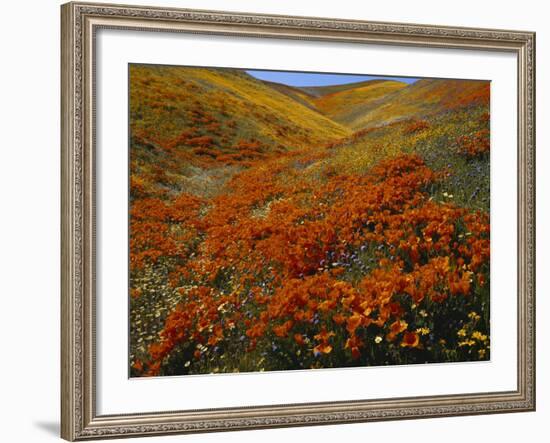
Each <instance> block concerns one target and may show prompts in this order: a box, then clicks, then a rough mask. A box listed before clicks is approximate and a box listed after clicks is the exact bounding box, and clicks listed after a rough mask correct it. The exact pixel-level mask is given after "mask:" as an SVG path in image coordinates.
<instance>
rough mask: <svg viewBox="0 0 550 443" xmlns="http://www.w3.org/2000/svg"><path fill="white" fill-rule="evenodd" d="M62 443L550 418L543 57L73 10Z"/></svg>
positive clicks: (334, 28)
mask: <svg viewBox="0 0 550 443" xmlns="http://www.w3.org/2000/svg"><path fill="white" fill-rule="evenodd" d="M61 14H62V42H61V43H62V306H61V309H62V372H61V378H62V392H61V407H62V426H61V433H62V437H63V438H65V439H67V440H71V441H73V440H87V439H94V438H108V437H128V436H146V435H159V434H173V433H193V432H205V431H226V430H237V429H251V428H254V429H260V428H269V427H280V426H302V425H319V424H334V423H351V422H364V421H376V420H393V419H405V418H423V417H440V416H458V415H468V414H489V413H498V412H519V411H533V410H534V409H535V293H534V291H535V266H534V263H535V102H534V97H535V95H534V93H535V35H534V33H531V32H525V31H503V30H492V29H469V28H452V27H443V26H434V25H413V24H395V23H378V22H376V23H375V22H362V21H353V20H332V19H326V18H305V17H287V16H267V15H256V14H247V13H228V12H217V11H195V10H183V9H166V8H155V7H133V6H123V5H105V4H90V3H68V4H65V5H63V6H62V8H61Z"/></svg>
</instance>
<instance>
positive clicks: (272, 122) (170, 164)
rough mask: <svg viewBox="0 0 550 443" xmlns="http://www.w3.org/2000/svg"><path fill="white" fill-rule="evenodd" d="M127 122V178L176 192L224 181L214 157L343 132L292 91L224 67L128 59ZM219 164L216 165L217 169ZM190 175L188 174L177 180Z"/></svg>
mask: <svg viewBox="0 0 550 443" xmlns="http://www.w3.org/2000/svg"><path fill="white" fill-rule="evenodd" d="M130 122H131V143H132V150H131V152H132V158H131V161H132V172H133V178H135V179H136V180H138V182H140V184H141V185H142V188H146V189H153V188H157V190H158V189H161V190H164V191H166V190H168V191H175V192H178V191H181V190H183V188H184V187H185V186H187V185H189V186H190V187H191V188H193V189H194V188H197V189H200V188H205V185H213V184H214V185H215V183H214V182H216V183H217V182H219V183H220V184H223V183H224V182H225V181H226V179H227V178H228V177H229V176H230V175H231V174H232V172H231V171H229V173H228V171H227V167H225V166H224V164H223V162H222V161H216V160H219V158H221V156H225V157H224V158H226V159H227V158H228V156H229V157H231V156H233V157H235V156H236V157H238V158H237V162H238V161H241V160H247V159H250V158H248V157H250V156H252V157H253V156H256V158H257V157H261V156H265V155H269V154H270V153H276V152H282V151H286V150H292V149H295V148H299V147H301V146H309V145H311V144H317V143H326V141H327V140H334V139H338V138H341V137H343V136H346V135H348V134H349V133H350V130H349V129H348V128H345V127H344V126H341V125H340V124H338V123H336V122H334V121H332V120H330V119H329V118H327V117H325V116H323V115H321V114H320V113H319V112H317V111H314V110H312V109H311V108H310V107H307V106H304V104H302V103H300V102H299V101H297V100H296V99H294V98H292V97H289V96H288V95H286V94H283V93H281V92H278V91H276V90H274V89H273V88H272V87H269V86H267V85H266V84H264V83H263V82H262V81H259V80H256V79H254V78H253V77H251V76H249V75H248V74H246V73H244V72H240V71H236V70H231V69H203V68H181V67H167V66H146V65H132V66H131V67H130ZM246 145H252V151H251V150H250V149H248V147H246ZM243 146H244V147H243ZM243 152H244V154H243ZM241 154H242V156H241V157H239V155H241ZM247 156H248V157H247ZM218 166H222V167H223V168H218V169H220V170H217V171H216V170H215V169H216V167H218ZM230 166H231V167H235V165H234V164H233V165H230ZM237 166H238V165H237ZM205 168H206V169H208V171H207V172H206V175H207V176H204V175H205ZM212 174H213V175H214V177H211V176H210V175H212ZM197 177H199V179H198V182H197ZM189 179H190V180H192V181H193V180H194V182H192V183H183V184H182V181H183V182H185V181H186V180H187V181H189ZM195 182H197V183H195Z"/></svg>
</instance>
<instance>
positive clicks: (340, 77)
mask: <svg viewBox="0 0 550 443" xmlns="http://www.w3.org/2000/svg"><path fill="white" fill-rule="evenodd" d="M246 72H248V73H249V74H250V75H252V76H253V77H256V78H259V79H261V80H267V81H270V82H276V83H283V84H285V85H290V86H328V85H342V84H346V83H357V82H364V81H366V80H376V79H384V80H398V81H402V82H405V83H414V82H415V81H416V80H418V79H417V78H410V77H385V76H382V75H347V74H321V73H308V72H288V71H259V70H247V71H246Z"/></svg>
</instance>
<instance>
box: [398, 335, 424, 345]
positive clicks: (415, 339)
mask: <svg viewBox="0 0 550 443" xmlns="http://www.w3.org/2000/svg"><path fill="white" fill-rule="evenodd" d="M419 344H420V337H419V336H418V334H417V333H416V332H405V334H403V341H402V342H401V347H407V348H416V347H418V345H419Z"/></svg>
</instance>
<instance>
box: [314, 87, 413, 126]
mask: <svg viewBox="0 0 550 443" xmlns="http://www.w3.org/2000/svg"><path fill="white" fill-rule="evenodd" d="M406 86H407V84H406V83H402V82H398V81H390V80H388V81H380V80H372V81H369V82H365V83H361V84H360V86H358V87H355V88H346V89H342V90H339V91H336V92H330V93H328V94H324V95H321V96H320V97H318V98H317V99H315V101H314V104H315V106H316V107H317V109H319V110H320V111H321V112H322V113H323V114H325V115H326V116H328V117H330V118H331V119H333V120H335V121H337V122H339V123H341V124H344V125H346V126H351V127H355V125H354V122H355V121H356V120H357V119H358V118H360V117H361V116H363V115H365V114H367V113H368V112H370V111H372V110H373V109H375V108H376V107H378V106H380V105H381V103H383V102H384V101H385V100H386V99H387V97H388V94H391V93H394V92H396V91H400V90H402V89H403V88H406ZM328 90H329V91H331V90H332V89H328Z"/></svg>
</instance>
